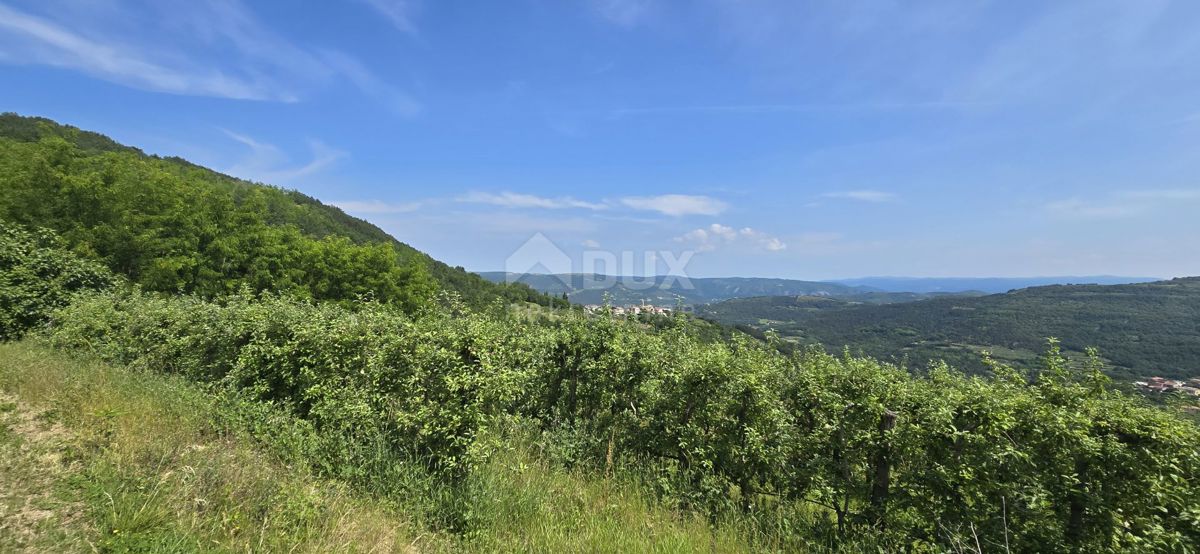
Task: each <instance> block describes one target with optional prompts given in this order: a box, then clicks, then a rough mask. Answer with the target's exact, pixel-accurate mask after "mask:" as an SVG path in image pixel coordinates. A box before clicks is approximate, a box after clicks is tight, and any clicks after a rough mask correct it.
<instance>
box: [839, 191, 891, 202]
mask: <svg viewBox="0 0 1200 554" xmlns="http://www.w3.org/2000/svg"><path fill="white" fill-rule="evenodd" d="M821 197H822V198H840V199H844V200H857V201H859V202H874V203H881V202H894V201H895V200H896V199H897V196H896V195H895V194H893V193H890V192H883V191H879V190H847V191H839V192H827V193H825V194H822V195H821Z"/></svg>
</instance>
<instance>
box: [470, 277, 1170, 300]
mask: <svg viewBox="0 0 1200 554" xmlns="http://www.w3.org/2000/svg"><path fill="white" fill-rule="evenodd" d="M479 275H480V276H482V277H483V278H484V279H487V280H489V281H492V282H495V283H504V282H519V283H524V284H526V285H529V286H530V287H532V288H533V289H535V290H538V291H541V292H544V293H548V294H553V295H555V296H560V295H562V294H563V293H567V296H568V297H569V298H570V299H571V301H572V302H575V303H577V304H601V303H603V302H604V301H605V298H606V295H607V297H608V299H609V301H610V302H612V303H613V304H617V305H625V304H638V303H641V302H643V301H645V302H648V303H652V304H657V305H665V306H673V305H675V304H676V303H683V304H685V305H698V304H709V303H712V302H720V301H723V300H729V299H731V298H750V297H755V296H819V297H829V298H838V299H842V300H848V301H852V302H862V303H868V304H891V303H895V302H909V301H913V300H925V299H928V298H932V297H936V296H942V295H947V294H955V295H966V296H979V295H982V294H988V293H998V292H1007V291H1010V290H1014V289H1022V288H1027V287H1034V286H1043V285H1061V284H1097V285H1114V284H1128V283H1146V282H1151V281H1157V280H1158V279H1156V278H1151V277H1117V276H1111V275H1100V276H1087V277H982V278H979V277H947V278H941V277H863V278H858V279H840V280H834V281H802V280H797V279H773V278H764V277H696V278H691V279H684V278H682V277H674V276H666V275H659V276H656V277H617V276H612V275H597V274H590V273H564V274H558V275H548V274H542V273H525V274H515V273H505V272H503V271H485V272H481V273H480V274H479Z"/></svg>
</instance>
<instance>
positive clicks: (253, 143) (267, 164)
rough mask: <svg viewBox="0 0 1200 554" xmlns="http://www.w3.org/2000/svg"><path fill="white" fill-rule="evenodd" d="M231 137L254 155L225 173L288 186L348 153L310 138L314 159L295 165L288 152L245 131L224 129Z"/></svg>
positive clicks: (310, 147) (310, 148)
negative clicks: (237, 131)
mask: <svg viewBox="0 0 1200 554" xmlns="http://www.w3.org/2000/svg"><path fill="white" fill-rule="evenodd" d="M222 131H224V132H225V134H226V135H228V136H229V138H231V139H233V140H235V141H237V142H240V143H242V144H244V145H246V146H247V147H248V148H249V149H250V154H249V155H248V156H246V157H245V158H243V159H242V160H241V161H239V162H237V163H236V164H234V165H233V167H230V168H229V169H226V170H225V173H228V174H230V175H235V176H238V177H241V178H244V179H249V180H252V181H259V182H262V183H269V184H273V185H280V186H287V185H288V184H289V182H291V181H295V180H297V179H301V178H304V177H307V176H309V175H313V174H315V173H319V172H320V171H322V170H324V169H326V168H328V167H330V166H332V165H333V164H334V163H336V162H337V161H338V160H340V159H342V158H344V157H346V155H347V154H346V153H345V152H343V151H341V150H337V149H334V148H330V147H329V146H326V145H325V144H324V143H322V142H321V141H318V140H310V141H309V144H308V146H309V150H310V152H311V156H312V157H311V159H310V160H309V161H307V162H305V163H303V164H300V165H294V164H292V163H291V160H290V159H289V158H288V156H287V155H286V154H284V153H283V151H282V150H280V149H279V148H278V147H276V146H275V145H273V144H267V143H265V142H260V141H258V140H255V139H253V138H251V137H248V136H246V135H243V134H239V133H235V132H233V131H229V130H225V129H222Z"/></svg>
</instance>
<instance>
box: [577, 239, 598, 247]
mask: <svg viewBox="0 0 1200 554" xmlns="http://www.w3.org/2000/svg"><path fill="white" fill-rule="evenodd" d="M580 244H582V245H583V246H584V247H585V248H600V243H599V242H597V241H594V240H592V239H587V240H585V241H583V242H582V243H580Z"/></svg>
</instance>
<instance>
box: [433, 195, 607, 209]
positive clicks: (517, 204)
mask: <svg viewBox="0 0 1200 554" xmlns="http://www.w3.org/2000/svg"><path fill="white" fill-rule="evenodd" d="M456 200H457V201H459V202H465V203H470V204H491V205H493V206H502V207H505V208H542V209H547V210H560V209H569V208H582V209H588V210H603V209H605V208H606V207H607V206H606V205H604V204H599V203H596V202H586V201H583V200H577V199H575V198H571V197H569V196H564V197H559V198H546V197H543V196H535V195H532V194H520V193H516V192H501V193H499V194H495V193H490V192H470V193H467V194H464V195H462V196H459V197H458V198H456Z"/></svg>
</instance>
